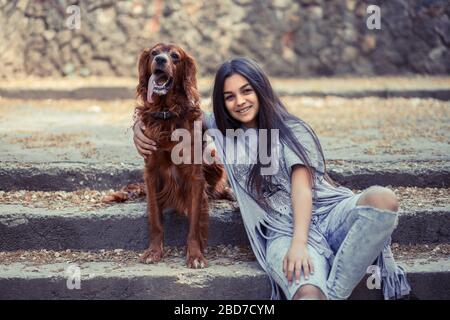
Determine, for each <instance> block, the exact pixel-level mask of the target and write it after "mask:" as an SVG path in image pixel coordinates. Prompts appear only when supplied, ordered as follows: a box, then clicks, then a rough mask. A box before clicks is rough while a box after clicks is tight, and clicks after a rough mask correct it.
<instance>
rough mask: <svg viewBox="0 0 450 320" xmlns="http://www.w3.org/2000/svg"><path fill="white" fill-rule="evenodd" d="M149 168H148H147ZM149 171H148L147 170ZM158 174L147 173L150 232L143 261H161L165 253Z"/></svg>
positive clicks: (142, 257)
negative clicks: (158, 195)
mask: <svg viewBox="0 0 450 320" xmlns="http://www.w3.org/2000/svg"><path fill="white" fill-rule="evenodd" d="M146 169H147V168H146ZM146 173H148V171H147V172H146ZM155 179H156V175H155V174H154V173H153V174H146V175H145V184H146V189H147V190H146V191H147V216H148V229H149V233H150V244H149V248H148V249H147V250H146V251H145V252H144V253H143V255H142V256H141V262H143V263H156V262H159V261H160V260H161V258H162V255H163V240H164V239H163V238H164V229H163V224H162V217H161V209H160V208H159V205H158V203H157V200H156V192H157V191H156V189H155V188H156V186H157V184H156V181H155Z"/></svg>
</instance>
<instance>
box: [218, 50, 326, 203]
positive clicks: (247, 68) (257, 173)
mask: <svg viewBox="0 0 450 320" xmlns="http://www.w3.org/2000/svg"><path fill="white" fill-rule="evenodd" d="M233 74H239V75H241V76H243V77H244V78H246V79H247V80H248V82H249V83H250V85H251V86H252V87H253V90H255V93H256V95H257V97H258V101H259V112H258V116H257V127H258V129H268V130H267V132H268V135H269V138H268V139H267V143H268V145H267V149H266V150H272V148H271V145H270V144H271V141H272V139H271V138H270V133H271V130H270V129H279V137H280V140H281V142H283V143H284V144H285V145H287V146H288V147H289V148H290V149H291V150H293V151H294V152H295V153H296V154H297V155H298V157H299V158H300V159H301V160H302V161H303V163H304V164H305V167H306V169H307V170H308V173H309V177H310V181H311V183H312V185H313V187H314V186H315V184H314V181H315V179H314V175H315V172H314V170H313V169H312V164H311V160H310V159H309V157H308V154H307V151H306V150H305V148H304V147H303V146H302V144H301V142H300V141H299V140H298V139H297V137H296V136H295V135H294V133H293V131H292V130H291V128H290V127H289V126H287V125H286V122H287V121H289V120H293V121H295V122H297V123H299V124H301V125H303V126H304V127H305V128H306V130H308V132H309V133H310V134H311V136H312V138H313V140H314V143H315V145H316V147H317V150H318V152H319V154H320V157H321V160H322V161H323V165H324V167H323V169H324V177H325V179H326V180H327V181H328V182H330V183H331V184H333V185H334V184H335V183H334V181H333V180H332V179H331V178H330V177H329V176H328V175H327V174H326V167H325V158H324V155H323V151H322V147H321V145H320V142H319V139H318V138H317V135H316V134H315V133H314V131H313V130H312V128H311V127H310V126H309V125H308V124H306V123H305V122H304V121H303V120H301V119H299V118H298V117H296V116H294V115H292V114H290V113H289V112H288V111H287V109H286V107H285V106H284V104H283V103H282V102H281V100H280V99H279V98H278V96H277V95H276V94H275V92H274V91H273V89H272V86H271V84H270V82H269V79H268V77H267V76H266V74H265V73H264V71H263V70H262V69H261V67H260V66H259V65H258V64H257V63H256V62H255V61H253V60H250V59H248V58H236V59H232V60H229V61H226V62H225V63H223V64H222V65H221V66H220V67H219V69H218V71H217V73H216V77H215V80H214V89H213V95H212V100H213V101H212V103H213V111H214V117H215V119H216V123H217V128H218V129H219V130H220V132H221V133H222V134H223V135H225V133H226V129H234V130H236V129H238V128H240V127H241V123H240V122H239V121H237V120H235V119H233V118H232V117H231V115H230V114H229V112H228V110H227V108H226V107H225V100H224V95H223V88H224V83H225V80H226V79H227V78H228V77H230V76H232V75H233ZM262 167H263V165H262V164H261V163H260V161H259V157H258V161H257V163H256V164H253V165H252V167H251V169H250V173H249V176H248V180H247V192H249V193H250V194H253V192H250V191H251V190H256V195H257V197H258V198H259V199H260V200H263V201H265V199H264V197H263V191H262V188H261V187H262V186H266V187H267V188H268V189H269V190H274V188H276V186H275V185H274V184H273V182H272V176H271V175H261V168H262Z"/></svg>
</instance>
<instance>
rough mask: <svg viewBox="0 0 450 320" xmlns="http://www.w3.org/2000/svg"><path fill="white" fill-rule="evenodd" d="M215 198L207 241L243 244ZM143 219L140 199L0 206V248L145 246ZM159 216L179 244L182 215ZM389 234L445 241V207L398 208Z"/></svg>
mask: <svg viewBox="0 0 450 320" xmlns="http://www.w3.org/2000/svg"><path fill="white" fill-rule="evenodd" d="M218 203H222V204H224V205H222V206H215V205H211V206H210V218H209V228H208V232H209V237H208V245H212V246H214V245H220V244H230V245H248V238H247V234H246V232H245V228H244V225H243V222H242V218H241V216H240V213H239V209H238V208H237V207H236V206H231V205H230V203H229V202H227V201H222V202H218ZM147 220H148V219H147V215H146V204H145V203H144V202H140V203H127V204H117V205H113V206H111V207H108V208H102V209H97V210H95V211H92V212H89V211H88V212H84V211H80V210H78V209H75V210H73V209H69V208H68V209H61V210H53V211H50V210H48V211H45V210H43V209H42V208H29V207H23V206H20V205H0V240H1V241H0V250H4V251H12V250H21V249H49V250H50V249H51V250H65V249H81V250H90V249H92V250H94V249H118V248H121V249H133V250H144V249H145V248H146V247H147V246H148V227H147ZM163 220H164V222H163V223H164V235H165V236H164V237H165V239H164V243H165V245H168V246H184V245H185V243H186V236H187V229H188V224H187V219H186V217H184V216H182V215H179V214H177V213H175V212H173V211H170V210H168V211H167V212H165V213H164V214H163ZM392 239H393V242H395V243H399V244H420V243H450V206H447V207H443V208H435V209H432V210H431V209H419V208H417V209H414V211H410V212H408V213H406V212H405V211H403V212H400V214H399V223H398V226H397V228H396V229H395V230H394V233H393V236H392Z"/></svg>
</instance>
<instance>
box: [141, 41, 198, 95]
mask: <svg viewBox="0 0 450 320" xmlns="http://www.w3.org/2000/svg"><path fill="white" fill-rule="evenodd" d="M138 69H139V84H138V86H137V94H138V95H139V96H140V97H141V98H142V99H143V100H144V101H146V100H148V101H150V102H151V100H152V95H153V94H156V95H159V96H164V95H168V94H171V93H172V94H173V93H177V94H178V93H179V90H183V91H184V93H185V95H186V97H187V98H188V99H189V100H190V101H191V100H195V99H198V97H197V82H196V77H195V75H196V66H195V61H194V59H193V58H192V57H191V56H189V55H188V54H187V53H186V52H185V51H184V50H183V49H182V48H181V47H179V46H177V45H174V44H163V43H158V44H156V45H155V46H153V47H152V48H149V49H145V50H144V51H143V52H142V53H141V55H140V57H139V63H138ZM175 91H176V92H175Z"/></svg>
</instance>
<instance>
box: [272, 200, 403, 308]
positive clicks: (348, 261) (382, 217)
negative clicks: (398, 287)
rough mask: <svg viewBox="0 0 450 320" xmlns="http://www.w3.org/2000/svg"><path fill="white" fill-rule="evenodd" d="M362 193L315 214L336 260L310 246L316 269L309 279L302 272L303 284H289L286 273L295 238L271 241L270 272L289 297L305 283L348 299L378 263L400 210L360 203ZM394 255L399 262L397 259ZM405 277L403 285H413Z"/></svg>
mask: <svg viewBox="0 0 450 320" xmlns="http://www.w3.org/2000/svg"><path fill="white" fill-rule="evenodd" d="M360 196H361V194H357V195H354V196H352V197H350V198H348V199H345V200H343V201H341V202H340V203H339V204H338V205H336V207H335V208H333V209H332V210H331V211H330V212H329V213H328V214H327V215H324V216H314V215H313V218H312V222H311V223H312V224H314V227H316V228H318V229H319V230H320V232H321V233H322V234H323V235H324V237H325V238H326V240H327V243H328V245H329V246H330V247H331V249H332V251H333V253H334V259H332V263H331V264H330V260H329V259H327V258H326V257H324V256H323V255H322V254H320V253H319V252H318V251H317V250H316V249H315V248H313V247H312V246H311V245H308V252H309V255H310V257H311V260H312V263H313V265H314V270H315V271H314V274H311V275H310V277H309V279H308V280H306V279H305V278H304V275H303V272H302V274H301V277H300V283H299V284H296V283H295V281H293V282H292V284H289V283H288V281H287V278H286V276H285V275H284V272H283V259H284V257H285V255H286V252H287V251H288V250H289V247H290V245H291V239H292V238H291V237H289V236H285V235H280V236H278V237H276V238H275V239H271V240H269V241H268V243H267V253H266V256H267V265H268V271H269V273H270V275H271V276H272V278H273V279H274V280H275V282H276V283H277V284H278V286H279V287H280V288H281V289H282V291H283V293H284V295H285V296H286V298H287V299H292V298H293V296H294V295H295V293H296V292H297V290H298V289H299V288H300V287H301V286H303V285H305V284H311V285H314V286H316V287H318V288H319V289H320V290H321V291H322V292H323V293H324V295H325V296H326V297H327V298H328V299H332V300H338V299H347V298H348V297H349V296H350V295H351V293H352V291H353V289H354V288H355V287H356V286H357V285H358V283H359V282H360V281H361V280H362V279H363V277H364V276H365V275H366V271H367V267H368V266H370V265H372V264H373V263H374V261H375V260H376V259H377V257H378V256H380V253H381V252H382V250H383V248H384V247H385V246H386V244H387V243H388V244H389V241H390V237H391V234H392V232H393V231H394V229H395V227H396V226H397V219H398V218H397V213H396V212H393V211H389V210H380V209H377V208H373V207H369V206H357V205H356V203H357V201H358V199H359V197H360ZM271 232H273V231H271ZM389 250H390V249H389ZM389 252H390V251H389ZM390 258H391V259H392V262H393V263H394V264H395V262H394V261H393V258H392V257H390ZM394 269H395V268H394ZM405 279H406V278H405ZM405 279H403V280H404V281H403V282H404V284H403V287H405V286H407V287H409V286H408V285H407V283H406V280H405ZM406 289H409V288H406ZM403 291H405V290H403Z"/></svg>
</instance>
